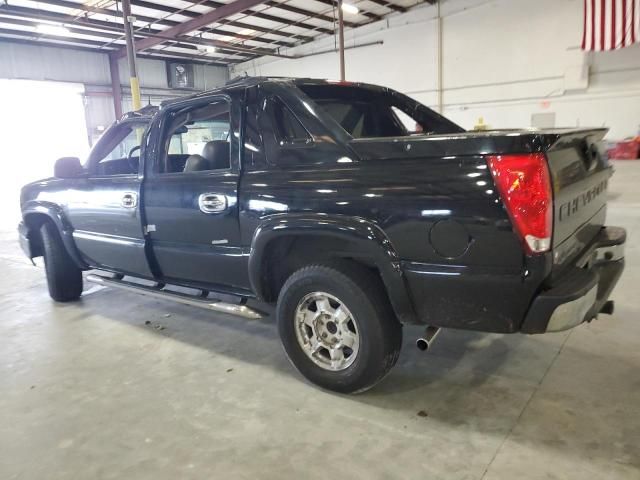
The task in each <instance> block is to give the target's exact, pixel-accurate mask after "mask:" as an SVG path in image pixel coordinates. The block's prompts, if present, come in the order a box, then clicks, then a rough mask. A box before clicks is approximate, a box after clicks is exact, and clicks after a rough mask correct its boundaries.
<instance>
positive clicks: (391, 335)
mask: <svg viewBox="0 0 640 480" xmlns="http://www.w3.org/2000/svg"><path fill="white" fill-rule="evenodd" d="M277 317H278V330H279V333H280V338H281V340H282V344H283V346H284V349H285V352H286V353H287V356H288V357H289V360H290V361H291V363H292V364H293V365H294V367H296V368H297V369H298V371H299V372H300V373H302V375H304V376H305V377H306V378H307V379H308V380H310V381H311V382H313V383H315V384H316V385H319V386H320V387H322V388H325V389H327V390H333V391H336V392H339V393H357V392H362V391H365V390H367V389H369V388H371V387H373V386H374V385H375V384H376V383H378V382H379V381H380V380H382V378H383V377H384V376H385V375H386V374H387V373H388V372H389V370H390V369H391V367H393V365H395V363H396V361H397V359H398V355H399V353H400V347H401V344H402V325H401V324H400V323H399V322H398V320H397V319H396V317H395V315H394V313H393V310H392V308H391V306H390V304H389V301H388V299H387V296H386V292H385V291H384V287H383V285H382V282H381V281H380V279H379V278H378V277H377V276H376V275H374V274H373V273H371V272H369V271H368V270H366V269H365V268H363V267H360V266H359V265H354V264H350V263H347V262H344V263H343V262H340V263H336V264H331V265H311V266H308V267H304V268H302V269H300V270H298V271H296V272H294V273H293V274H292V275H291V276H290V277H289V278H288V280H287V281H286V282H285V284H284V286H283V287H282V290H281V291H280V295H279V298H278V306H277Z"/></svg>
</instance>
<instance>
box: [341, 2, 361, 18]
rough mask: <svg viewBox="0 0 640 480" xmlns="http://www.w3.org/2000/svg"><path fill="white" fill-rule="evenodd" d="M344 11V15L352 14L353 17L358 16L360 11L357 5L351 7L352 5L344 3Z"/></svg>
mask: <svg viewBox="0 0 640 480" xmlns="http://www.w3.org/2000/svg"><path fill="white" fill-rule="evenodd" d="M342 11H343V12H344V13H350V14H352V15H356V14H357V13H358V12H359V11H360V9H359V8H358V7H356V6H355V5H351V4H350V3H343V4H342Z"/></svg>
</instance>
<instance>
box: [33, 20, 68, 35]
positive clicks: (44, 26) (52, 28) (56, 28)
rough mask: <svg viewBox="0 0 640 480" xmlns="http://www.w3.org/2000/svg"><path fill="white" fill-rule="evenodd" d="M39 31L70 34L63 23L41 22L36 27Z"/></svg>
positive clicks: (50, 33) (52, 33)
mask: <svg viewBox="0 0 640 480" xmlns="http://www.w3.org/2000/svg"><path fill="white" fill-rule="evenodd" d="M36 31H37V32H38V33H48V34H49V35H69V29H68V28H67V27H65V26H63V25H52V24H50V23H41V24H39V25H38V26H37V27H36Z"/></svg>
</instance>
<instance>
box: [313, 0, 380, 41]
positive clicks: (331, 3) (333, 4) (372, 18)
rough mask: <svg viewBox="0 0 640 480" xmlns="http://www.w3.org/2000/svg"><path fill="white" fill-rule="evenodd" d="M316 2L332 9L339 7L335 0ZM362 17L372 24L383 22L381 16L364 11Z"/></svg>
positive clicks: (317, 0)
mask: <svg viewBox="0 0 640 480" xmlns="http://www.w3.org/2000/svg"><path fill="white" fill-rule="evenodd" d="M316 2H320V3H324V4H325V5H329V6H330V7H335V8H338V5H337V4H336V2H335V1H334V0H316ZM360 15H363V16H365V17H367V18H368V19H369V20H370V21H372V22H376V21H378V20H382V17H381V16H380V15H376V14H375V13H371V12H365V11H364V10H360ZM359 25H363V24H359ZM331 33H333V32H331Z"/></svg>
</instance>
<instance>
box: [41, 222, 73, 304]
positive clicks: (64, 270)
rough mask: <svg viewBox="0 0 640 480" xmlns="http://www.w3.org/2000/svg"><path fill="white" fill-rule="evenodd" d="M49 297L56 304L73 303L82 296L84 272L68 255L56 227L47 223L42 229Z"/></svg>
mask: <svg viewBox="0 0 640 480" xmlns="http://www.w3.org/2000/svg"><path fill="white" fill-rule="evenodd" d="M40 235H41V236H42V246H43V251H44V266H45V270H46V272H47V285H48V287H49V295H50V296H51V298H53V299H54V300H55V301H56V302H71V301H73V300H77V299H78V298H80V295H81V294H82V270H80V269H79V268H78V267H77V266H76V264H75V263H74V262H73V260H72V259H71V257H70V256H69V253H67V250H66V248H65V247H64V244H63V243H62V239H61V238H60V234H59V233H58V231H57V229H56V227H55V226H54V225H53V224H52V223H50V222H45V223H44V224H43V225H42V227H41V228H40Z"/></svg>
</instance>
